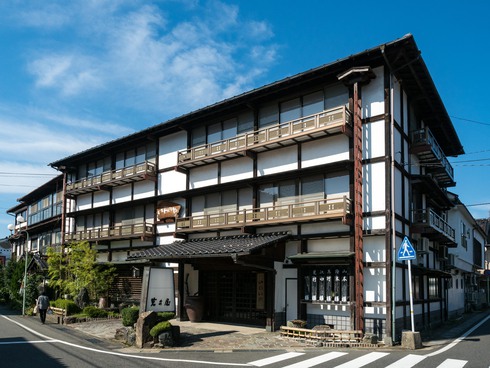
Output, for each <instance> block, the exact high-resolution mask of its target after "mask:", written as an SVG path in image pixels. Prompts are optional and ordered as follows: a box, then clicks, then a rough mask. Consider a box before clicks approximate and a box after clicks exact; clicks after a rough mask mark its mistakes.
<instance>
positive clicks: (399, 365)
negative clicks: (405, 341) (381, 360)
mask: <svg viewBox="0 0 490 368" xmlns="http://www.w3.org/2000/svg"><path fill="white" fill-rule="evenodd" d="M425 358H427V356H425V355H415V354H409V355H407V356H405V357H403V358H402V359H400V360H397V361H396V362H394V363H393V364H390V365H389V366H387V367H386V368H410V367H413V366H414V365H415V364H417V363H420V362H421V361H422V360H424V359H425Z"/></svg>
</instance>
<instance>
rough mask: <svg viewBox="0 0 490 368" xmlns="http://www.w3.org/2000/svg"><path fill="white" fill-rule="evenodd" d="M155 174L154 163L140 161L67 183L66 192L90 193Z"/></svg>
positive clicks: (145, 178) (149, 177) (74, 193)
mask: <svg viewBox="0 0 490 368" xmlns="http://www.w3.org/2000/svg"><path fill="white" fill-rule="evenodd" d="M155 176H156V170H155V164H153V163H151V162H142V163H140V164H137V165H133V166H128V167H125V168H123V169H117V170H112V171H106V172H103V173H102V174H99V175H95V176H91V177H89V178H83V179H81V180H77V181H76V182H74V183H69V184H67V185H66V192H67V193H68V194H71V195H78V194H83V193H90V192H94V191H96V190H101V189H104V187H116V186H119V185H125V184H128V183H131V182H135V181H141V180H147V179H154V178H155Z"/></svg>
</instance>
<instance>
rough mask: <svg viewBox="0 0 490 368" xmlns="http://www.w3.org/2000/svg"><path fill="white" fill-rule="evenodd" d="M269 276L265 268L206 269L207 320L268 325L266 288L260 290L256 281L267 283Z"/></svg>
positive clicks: (204, 280) (202, 276) (204, 275)
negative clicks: (244, 269)
mask: <svg viewBox="0 0 490 368" xmlns="http://www.w3.org/2000/svg"><path fill="white" fill-rule="evenodd" d="M258 275H259V276H258ZM266 277H267V276H266V274H265V273H262V272H250V271H203V272H202V273H201V280H202V287H203V289H202V290H204V292H203V293H202V296H203V297H204V298H205V301H206V307H205V308H206V309H205V318H206V320H207V321H216V322H233V323H243V324H253V325H259V326H265V322H266V308H267V307H266V305H265V303H264V302H263V299H262V297H261V295H262V294H264V295H265V291H264V290H261V291H259V293H257V290H258V287H257V285H258V283H259V284H260V286H262V287H264V286H265V285H266V284H267V283H265V282H263V281H264V279H265V278H266ZM259 289H260V287H259Z"/></svg>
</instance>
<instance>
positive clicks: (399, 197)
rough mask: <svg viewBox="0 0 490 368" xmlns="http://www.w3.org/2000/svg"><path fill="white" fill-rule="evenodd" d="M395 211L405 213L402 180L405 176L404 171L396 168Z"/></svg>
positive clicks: (400, 213)
mask: <svg viewBox="0 0 490 368" xmlns="http://www.w3.org/2000/svg"><path fill="white" fill-rule="evenodd" d="M394 179H395V213H396V214H398V215H400V216H401V215H403V213H402V212H403V209H402V204H403V191H402V182H403V177H402V173H401V172H400V170H399V169H397V168H395V178H394Z"/></svg>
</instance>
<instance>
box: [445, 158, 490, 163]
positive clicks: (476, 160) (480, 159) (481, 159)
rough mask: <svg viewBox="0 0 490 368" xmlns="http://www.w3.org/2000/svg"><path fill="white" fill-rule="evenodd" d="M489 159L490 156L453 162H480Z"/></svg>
mask: <svg viewBox="0 0 490 368" xmlns="http://www.w3.org/2000/svg"><path fill="white" fill-rule="evenodd" d="M488 160H490V158H479V159H475V160H462V161H453V163H455V164H459V163H461V162H478V161H488Z"/></svg>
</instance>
